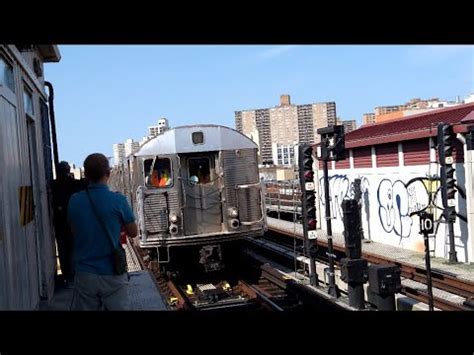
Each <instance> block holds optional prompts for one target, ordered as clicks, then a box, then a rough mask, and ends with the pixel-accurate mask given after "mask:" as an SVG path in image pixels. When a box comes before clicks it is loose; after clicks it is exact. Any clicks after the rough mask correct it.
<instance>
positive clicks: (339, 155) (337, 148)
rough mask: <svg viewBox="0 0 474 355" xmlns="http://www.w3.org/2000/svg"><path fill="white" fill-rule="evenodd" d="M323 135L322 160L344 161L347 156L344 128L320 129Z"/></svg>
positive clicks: (330, 127) (319, 131)
mask: <svg viewBox="0 0 474 355" xmlns="http://www.w3.org/2000/svg"><path fill="white" fill-rule="evenodd" d="M318 134H320V135H321V158H322V159H323V160H335V161H338V160H343V159H346V155H345V139H344V126H335V125H334V126H328V127H325V128H319V129H318Z"/></svg>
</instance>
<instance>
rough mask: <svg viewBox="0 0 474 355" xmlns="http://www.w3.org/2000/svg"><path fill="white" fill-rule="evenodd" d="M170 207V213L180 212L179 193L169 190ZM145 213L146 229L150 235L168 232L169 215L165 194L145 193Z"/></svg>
mask: <svg viewBox="0 0 474 355" xmlns="http://www.w3.org/2000/svg"><path fill="white" fill-rule="evenodd" d="M167 193H168V206H169V209H170V211H179V193H178V191H177V190H169V191H168V192H167ZM143 212H144V216H143V217H144V222H145V229H146V231H147V233H148V234H157V233H160V232H164V231H167V230H168V213H167V209H166V198H165V195H164V193H163V192H161V191H160V192H156V191H152V192H151V191H148V192H147V191H144V197H143Z"/></svg>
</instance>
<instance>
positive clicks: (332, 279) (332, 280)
mask: <svg viewBox="0 0 474 355" xmlns="http://www.w3.org/2000/svg"><path fill="white" fill-rule="evenodd" d="M323 169H324V170H323V171H324V200H325V201H324V204H325V207H326V226H327V228H326V230H327V237H328V253H327V255H328V258H329V294H330V295H331V296H333V297H336V298H337V297H339V296H340V292H339V288H338V287H337V285H336V275H335V274H334V259H333V255H334V254H333V252H334V250H333V245H332V225H331V206H330V205H329V202H330V198H329V175H328V161H327V160H324V161H323Z"/></svg>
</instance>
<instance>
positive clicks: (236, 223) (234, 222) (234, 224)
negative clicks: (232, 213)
mask: <svg viewBox="0 0 474 355" xmlns="http://www.w3.org/2000/svg"><path fill="white" fill-rule="evenodd" d="M229 224H230V227H231V228H232V229H239V227H240V222H239V220H238V219H236V218H234V219H231V220H230V221H229Z"/></svg>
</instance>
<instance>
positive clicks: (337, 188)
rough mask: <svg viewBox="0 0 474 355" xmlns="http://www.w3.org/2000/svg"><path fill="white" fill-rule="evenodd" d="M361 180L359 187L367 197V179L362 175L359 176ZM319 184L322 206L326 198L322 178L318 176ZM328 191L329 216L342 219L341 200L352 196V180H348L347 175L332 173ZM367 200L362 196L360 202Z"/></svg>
mask: <svg viewBox="0 0 474 355" xmlns="http://www.w3.org/2000/svg"><path fill="white" fill-rule="evenodd" d="M359 179H360V180H361V183H360V189H361V193H362V196H365V197H367V195H368V190H369V180H368V179H367V178H366V177H364V176H362V177H359ZM319 184H320V186H321V194H320V199H321V203H322V205H323V206H324V205H325V202H326V199H325V197H324V188H323V186H324V178H320V180H319ZM329 193H330V207H331V216H333V217H334V218H340V219H341V220H342V218H343V214H342V206H341V204H342V201H343V200H344V199H349V198H354V182H353V181H352V182H350V181H349V178H348V177H347V175H332V176H330V177H329ZM365 201H367V203H368V198H364V199H363V201H362V204H364V203H365Z"/></svg>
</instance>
